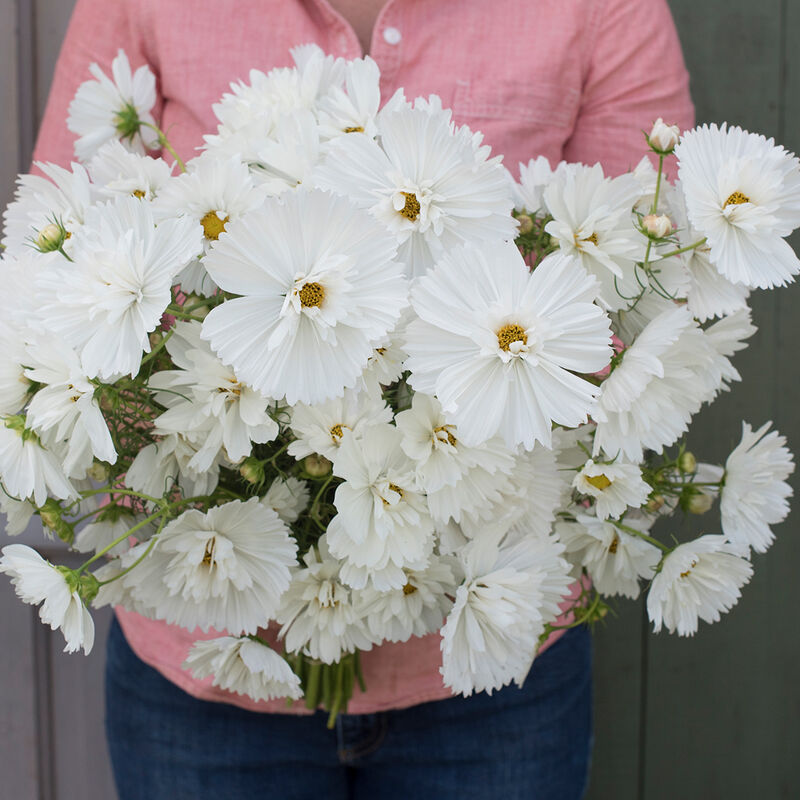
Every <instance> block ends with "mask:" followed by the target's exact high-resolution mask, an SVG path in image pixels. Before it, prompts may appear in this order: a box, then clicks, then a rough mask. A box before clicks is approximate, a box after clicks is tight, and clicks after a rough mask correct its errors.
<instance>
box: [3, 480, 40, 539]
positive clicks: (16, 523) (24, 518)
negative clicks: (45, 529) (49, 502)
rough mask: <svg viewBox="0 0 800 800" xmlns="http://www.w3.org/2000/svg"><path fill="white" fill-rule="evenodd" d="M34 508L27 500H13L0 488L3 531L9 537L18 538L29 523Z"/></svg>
mask: <svg viewBox="0 0 800 800" xmlns="http://www.w3.org/2000/svg"><path fill="white" fill-rule="evenodd" d="M34 511H36V506H34V505H33V503H31V502H30V501H28V500H15V499H14V498H13V497H9V496H8V495H7V494H6V493H5V492H4V491H3V490H2V488H1V487H0V514H2V515H3V519H4V524H5V530H6V533H7V534H8V535H9V536H19V535H20V534H21V533H22V532H23V531H24V530H25V529H26V528H27V527H28V523H29V522H30V521H31V517H32V516H33V512H34Z"/></svg>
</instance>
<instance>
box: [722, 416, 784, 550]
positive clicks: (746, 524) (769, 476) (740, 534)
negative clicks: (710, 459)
mask: <svg viewBox="0 0 800 800" xmlns="http://www.w3.org/2000/svg"><path fill="white" fill-rule="evenodd" d="M771 425H772V423H771V422H767V423H765V424H764V425H762V426H761V427H760V428H759V429H758V430H757V431H754V430H753V429H752V428H751V427H750V425H749V424H748V423H746V422H743V423H742V438H741V441H740V442H739V444H738V445H737V446H736V447H735V448H734V450H733V452H732V453H731V454H730V455H729V456H728V460H727V461H726V462H725V476H724V480H723V484H722V492H721V500H720V511H721V514H722V532H723V533H724V534H725V536H726V537H727V539H728V540H729V541H730V542H731V543H732V544H734V545H739V546H741V547H744V548H749V547H752V548H753V549H754V550H755V551H756V552H757V553H764V552H766V550H767V548H768V547H769V546H770V545H771V544H772V542H773V540H774V538H775V537H774V535H773V533H772V531H771V530H770V527H769V526H770V525H776V524H777V523H779V522H782V521H783V520H784V519H785V517H786V515H787V514H788V513H789V503H788V501H787V498H789V497H791V496H792V487H791V486H790V485H789V484H788V483H787V482H786V479H787V478H788V477H789V475H791V474H792V472H794V460H793V458H792V454H791V453H790V452H789V449H788V448H787V447H786V437H784V436H780V435H779V434H778V432H777V431H769V428H770V426H771ZM767 431H769V433H767Z"/></svg>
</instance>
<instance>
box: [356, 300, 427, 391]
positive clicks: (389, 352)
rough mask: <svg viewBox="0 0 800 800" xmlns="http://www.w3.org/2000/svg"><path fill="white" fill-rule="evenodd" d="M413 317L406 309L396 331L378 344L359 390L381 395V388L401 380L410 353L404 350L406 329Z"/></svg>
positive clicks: (365, 370) (365, 369) (360, 380)
mask: <svg viewBox="0 0 800 800" xmlns="http://www.w3.org/2000/svg"><path fill="white" fill-rule="evenodd" d="M412 317H413V312H412V311H411V309H410V308H406V309H405V311H404V312H403V317H402V319H401V320H400V322H399V323H398V325H397V326H396V327H395V329H394V330H393V331H392V332H391V333H390V334H389V335H388V336H386V337H385V338H384V339H382V340H381V341H380V342H379V343H378V346H377V347H376V348H375V349H374V350H373V351H372V355H371V356H370V357H369V359H368V360H367V366H366V367H364V371H363V372H362V373H361V377H360V379H359V382H358V383H357V384H356V387H357V388H359V389H361V390H363V391H376V392H378V393H380V392H381V391H382V389H381V387H383V386H389V385H391V384H392V383H394V382H395V381H397V380H399V378H400V376H401V375H402V374H403V369H404V368H405V367H404V364H405V360H406V358H408V353H406V351H405V350H403V338H404V336H405V327H406V324H407V323H408V322H409V321H410V319H411V318H412Z"/></svg>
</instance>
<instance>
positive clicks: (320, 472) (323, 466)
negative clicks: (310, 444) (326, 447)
mask: <svg viewBox="0 0 800 800" xmlns="http://www.w3.org/2000/svg"><path fill="white" fill-rule="evenodd" d="M332 466H333V464H331V462H330V461H328V459H327V458H325V456H321V455H319V454H318V453H312V454H311V455H310V456H306V457H305V458H304V459H303V469H304V470H305V471H306V472H307V473H308V474H309V475H311V477H312V478H322V477H323V476H324V475H327V474H328V473H329V472H330V471H331V467H332Z"/></svg>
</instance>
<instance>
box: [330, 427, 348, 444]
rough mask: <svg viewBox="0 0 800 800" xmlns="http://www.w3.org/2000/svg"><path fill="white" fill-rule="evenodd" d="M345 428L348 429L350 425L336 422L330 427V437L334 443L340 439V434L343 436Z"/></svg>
mask: <svg viewBox="0 0 800 800" xmlns="http://www.w3.org/2000/svg"><path fill="white" fill-rule="evenodd" d="M345 428H347V429H348V430H350V426H349V425H342V424H338V423H337V424H336V425H334V426H333V427H332V428H331V429H330V434H331V439H333V443H334V444H338V440H339V439H341V438H342V436H344V429H345Z"/></svg>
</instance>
